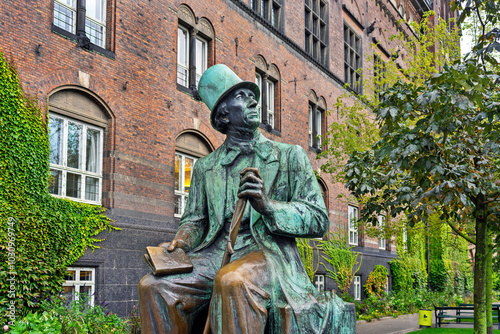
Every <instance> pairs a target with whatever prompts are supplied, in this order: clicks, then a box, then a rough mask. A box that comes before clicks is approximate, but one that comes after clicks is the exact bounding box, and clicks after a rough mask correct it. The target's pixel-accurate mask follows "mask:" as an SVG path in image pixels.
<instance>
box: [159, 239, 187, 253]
mask: <svg viewBox="0 0 500 334" xmlns="http://www.w3.org/2000/svg"><path fill="white" fill-rule="evenodd" d="M165 244H168V243H165V242H164V243H162V244H161V245H160V247H165V246H166V245H165ZM164 245H165V246H164ZM186 247H187V245H186V242H185V241H184V240H182V239H174V240H172V242H170V245H168V247H167V250H168V251H169V252H173V251H174V249H176V248H182V249H184V250H186Z"/></svg>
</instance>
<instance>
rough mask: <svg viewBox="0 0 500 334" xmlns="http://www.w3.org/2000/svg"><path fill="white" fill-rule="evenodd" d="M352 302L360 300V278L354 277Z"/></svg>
mask: <svg viewBox="0 0 500 334" xmlns="http://www.w3.org/2000/svg"><path fill="white" fill-rule="evenodd" d="M353 285H354V300H361V276H354V281H353Z"/></svg>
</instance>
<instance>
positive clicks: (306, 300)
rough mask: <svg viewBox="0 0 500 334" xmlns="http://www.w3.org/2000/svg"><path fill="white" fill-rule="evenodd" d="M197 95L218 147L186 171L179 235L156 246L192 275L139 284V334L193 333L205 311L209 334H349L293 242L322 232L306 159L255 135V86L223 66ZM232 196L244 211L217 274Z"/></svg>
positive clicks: (348, 312)
mask: <svg viewBox="0 0 500 334" xmlns="http://www.w3.org/2000/svg"><path fill="white" fill-rule="evenodd" d="M198 87H199V94H200V96H201V98H202V99H203V101H204V102H205V103H206V105H207V106H208V108H209V109H210V110H211V115H210V120H211V123H212V125H213V127H214V128H215V129H216V130H218V131H220V132H222V133H224V134H226V140H225V142H224V143H223V144H222V145H221V146H220V147H219V148H218V149H217V150H215V151H214V152H213V153H211V154H209V155H208V156H206V157H204V158H202V159H200V160H198V162H197V163H196V165H195V166H194V172H193V176H192V182H191V189H190V193H189V198H188V201H187V205H186V209H185V213H184V215H183V216H182V219H181V223H180V227H179V230H178V232H177V234H176V236H175V238H174V240H172V241H171V242H170V243H164V244H162V245H161V246H163V247H166V248H167V250H168V251H173V250H174V249H175V248H182V249H184V250H185V251H186V253H187V255H188V256H189V258H190V259H191V261H192V263H193V271H192V272H190V273H182V274H175V275H167V276H154V275H152V274H149V275H146V276H145V277H144V278H143V279H142V280H141V282H140V283H139V300H140V310H141V321H142V330H143V333H146V334H150V333H193V326H196V325H198V326H199V324H195V319H197V318H196V317H197V315H198V314H199V313H200V312H202V311H203V310H206V309H207V308H208V306H209V304H210V312H209V318H210V329H211V331H212V333H227V334H234V333H304V334H306V333H307V334H310V333H339V334H341V333H342V334H350V333H355V331H356V330H355V312H354V306H353V305H352V304H346V303H344V302H343V301H342V300H341V299H340V298H338V297H337V296H336V295H335V294H334V293H332V292H324V293H323V292H321V293H320V292H318V291H317V290H316V289H315V287H314V286H313V285H312V284H311V282H310V280H309V278H308V276H307V274H306V272H305V269H304V267H303V265H302V262H301V259H300V256H299V253H298V251H297V246H296V244H295V238H296V237H300V238H303V237H306V238H307V237H311V238H317V237H322V236H323V235H324V234H325V233H326V231H328V226H329V221H328V215H327V213H326V208H325V204H324V201H323V198H322V196H321V192H320V189H319V186H318V182H317V180H316V177H315V175H314V172H313V169H312V167H311V165H310V162H309V159H308V157H307V154H306V153H305V151H304V150H303V149H302V148H301V147H300V146H296V145H290V144H283V143H278V142H274V141H271V140H268V139H266V138H265V137H264V136H263V135H262V134H260V132H259V131H258V126H259V124H260V118H259V110H258V103H257V101H258V100H259V96H260V92H259V88H258V86H257V85H255V84H254V83H253V82H245V81H242V80H241V79H240V78H239V77H238V76H237V75H236V74H235V73H234V72H233V71H232V70H231V69H229V68H228V67H227V66H225V65H215V66H212V67H211V68H209V69H208V70H207V71H205V73H204V74H203V76H202V77H201V79H200V82H199V86H198ZM248 167H252V168H248ZM240 174H241V175H240ZM239 198H241V199H246V200H248V203H249V204H250V205H246V208H245V209H243V214H242V217H241V225H240V226H239V229H238V232H239V233H238V237H237V239H236V243H235V245H234V247H233V248H234V254H233V256H232V262H230V263H229V264H227V265H225V266H223V267H222V268H221V262H222V258H223V255H224V251H225V249H226V245H227V239H228V234H229V228H230V223H231V220H232V217H233V212H234V211H235V205H236V203H237V201H238V199H239ZM202 321H203V322H204V320H203V319H202ZM202 328H203V326H202ZM207 328H208V327H207Z"/></svg>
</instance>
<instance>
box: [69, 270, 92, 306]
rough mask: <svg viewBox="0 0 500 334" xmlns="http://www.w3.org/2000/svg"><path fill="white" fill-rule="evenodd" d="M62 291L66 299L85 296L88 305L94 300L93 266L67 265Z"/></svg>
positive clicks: (78, 298)
mask: <svg viewBox="0 0 500 334" xmlns="http://www.w3.org/2000/svg"><path fill="white" fill-rule="evenodd" d="M63 293H64V296H65V297H66V299H67V300H80V299H81V298H86V300H87V303H88V304H89V305H90V306H94V301H95V268H81V267H68V272H67V273H66V275H65V276H64V283H63Z"/></svg>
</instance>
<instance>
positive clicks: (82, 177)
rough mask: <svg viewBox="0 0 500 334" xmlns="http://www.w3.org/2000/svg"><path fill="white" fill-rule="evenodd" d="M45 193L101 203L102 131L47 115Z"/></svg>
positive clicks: (60, 117) (58, 116)
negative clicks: (47, 178)
mask: <svg viewBox="0 0 500 334" xmlns="http://www.w3.org/2000/svg"><path fill="white" fill-rule="evenodd" d="M49 143H50V172H51V173H52V178H51V183H50V185H49V192H50V193H51V194H52V195H54V196H60V197H65V198H70V199H74V200H76V201H80V202H88V203H92V204H100V203H101V194H102V155H103V149H102V147H103V146H102V145H103V129H102V128H99V127H96V126H93V125H90V124H86V123H83V122H80V121H76V120H73V119H71V118H67V117H63V116H60V115H57V114H50V115H49Z"/></svg>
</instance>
